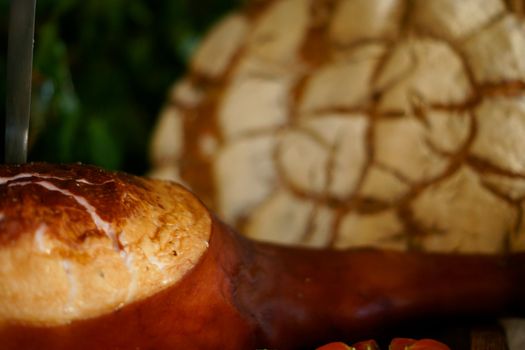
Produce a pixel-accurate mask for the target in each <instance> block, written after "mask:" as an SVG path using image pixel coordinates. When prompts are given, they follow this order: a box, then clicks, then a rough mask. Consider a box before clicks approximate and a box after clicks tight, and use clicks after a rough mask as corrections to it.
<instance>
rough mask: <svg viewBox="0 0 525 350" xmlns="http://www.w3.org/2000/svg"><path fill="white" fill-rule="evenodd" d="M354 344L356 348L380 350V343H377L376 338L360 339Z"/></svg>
mask: <svg viewBox="0 0 525 350" xmlns="http://www.w3.org/2000/svg"><path fill="white" fill-rule="evenodd" d="M352 346H353V347H354V348H355V350H379V345H377V343H376V341H375V340H365V341H360V342H359V343H355V344H353V345H352Z"/></svg>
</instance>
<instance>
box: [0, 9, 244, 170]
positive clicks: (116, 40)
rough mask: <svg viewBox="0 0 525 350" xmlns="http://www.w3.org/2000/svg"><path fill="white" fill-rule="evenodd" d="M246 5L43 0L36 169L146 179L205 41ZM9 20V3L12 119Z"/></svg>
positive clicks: (36, 75) (1, 14)
mask: <svg viewBox="0 0 525 350" xmlns="http://www.w3.org/2000/svg"><path fill="white" fill-rule="evenodd" d="M13 1H16V0H13ZM241 1H242V0H194V1H191V0H131V1H125V0H83V1H76V0H37V14H36V30H35V49H34V70H33V102H32V107H31V108H32V114H31V115H32V116H31V123H32V125H31V130H30V153H29V160H30V161H40V160H42V161H49V162H77V161H80V162H84V163H91V164H97V165H100V166H103V167H105V168H108V169H120V170H125V171H128V172H132V173H136V174H142V173H144V172H146V171H147V168H148V166H149V164H148V159H147V154H148V143H149V138H150V134H151V129H152V126H153V124H154V121H155V118H156V116H157V113H158V111H159V109H160V107H161V106H162V103H163V101H164V98H165V96H166V93H167V91H168V88H169V87H170V85H171V84H172V83H173V82H174V81H175V79H176V78H177V77H179V76H180V75H181V74H183V73H184V69H185V66H186V63H187V62H188V59H189V57H190V56H191V54H192V52H193V50H194V48H195V47H196V45H197V44H198V42H199V40H200V39H201V37H202V35H203V33H205V32H206V30H207V29H208V28H209V27H210V26H211V25H212V24H213V23H214V22H215V21H216V20H217V19H218V18H220V17H221V16H222V15H224V14H225V13H226V12H227V11H229V10H230V9H232V8H234V7H236V6H239V5H240V2H241ZM8 14H9V0H0V21H1V22H0V25H1V31H2V34H3V35H2V38H1V39H0V41H1V43H2V45H3V48H4V50H3V52H2V53H1V54H0V66H1V68H0V78H2V79H3V81H4V83H3V84H1V88H0V97H1V102H0V106H1V108H2V111H5V70H6V68H5V63H6V52H7V25H8ZM4 115H5V112H3V113H2V116H4ZM2 134H3V132H2ZM2 137H3V135H2ZM2 145H3V142H2ZM2 154H3V152H2Z"/></svg>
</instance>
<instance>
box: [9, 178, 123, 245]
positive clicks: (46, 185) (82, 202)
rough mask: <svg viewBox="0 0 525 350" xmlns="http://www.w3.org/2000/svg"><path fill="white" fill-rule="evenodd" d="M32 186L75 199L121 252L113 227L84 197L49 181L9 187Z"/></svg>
mask: <svg viewBox="0 0 525 350" xmlns="http://www.w3.org/2000/svg"><path fill="white" fill-rule="evenodd" d="M30 184H33V185H39V186H42V187H44V188H45V189H47V190H49V191H55V192H59V193H61V194H63V195H64V196H67V197H70V198H73V199H74V200H75V201H76V202H77V203H78V204H79V205H80V206H82V207H83V208H84V209H86V211H87V212H88V214H89V216H91V220H93V222H94V223H95V226H97V228H98V229H99V230H101V231H103V232H104V233H105V234H106V236H108V238H109V239H110V240H111V242H112V243H113V248H115V250H117V251H120V248H119V242H118V240H117V237H116V235H115V231H114V230H113V228H112V227H111V225H110V224H109V222H107V221H105V220H103V219H102V218H101V217H100V216H99V215H98V214H97V211H96V209H95V207H93V206H92V205H91V204H90V203H89V202H88V201H87V200H86V199H85V198H84V197H82V196H77V195H75V194H73V193H71V192H70V191H68V190H64V189H61V188H59V187H56V186H55V185H53V184H52V183H50V182H47V181H23V182H15V183H11V184H9V185H10V186H25V185H30Z"/></svg>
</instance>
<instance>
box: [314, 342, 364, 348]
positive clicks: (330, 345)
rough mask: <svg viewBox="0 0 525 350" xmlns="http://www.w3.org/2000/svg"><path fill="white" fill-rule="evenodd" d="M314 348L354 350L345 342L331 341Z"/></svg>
mask: <svg viewBox="0 0 525 350" xmlns="http://www.w3.org/2000/svg"><path fill="white" fill-rule="evenodd" d="M316 350H355V349H354V348H351V347H349V346H348V345H346V344H345V343H341V342H333V343H328V344H326V345H323V346H321V347H319V348H317V349H316Z"/></svg>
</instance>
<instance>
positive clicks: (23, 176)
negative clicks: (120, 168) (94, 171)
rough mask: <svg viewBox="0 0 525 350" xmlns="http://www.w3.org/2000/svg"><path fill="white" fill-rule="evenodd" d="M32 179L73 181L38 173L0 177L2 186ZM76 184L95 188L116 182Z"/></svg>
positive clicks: (79, 180) (84, 180)
mask: <svg viewBox="0 0 525 350" xmlns="http://www.w3.org/2000/svg"><path fill="white" fill-rule="evenodd" d="M31 177H36V178H39V179H46V180H51V179H52V180H59V181H71V180H72V179H67V178H64V177H59V176H53V175H45V174H38V173H20V174H17V175H15V176H10V177H0V185H3V184H5V183H7V182H10V181H16V180H19V179H27V178H31ZM74 181H75V182H80V183H84V184H88V185H93V186H95V185H96V186H100V185H104V184H107V183H110V182H114V180H107V181H104V182H101V183H95V182H91V181H88V180H86V179H74Z"/></svg>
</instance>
